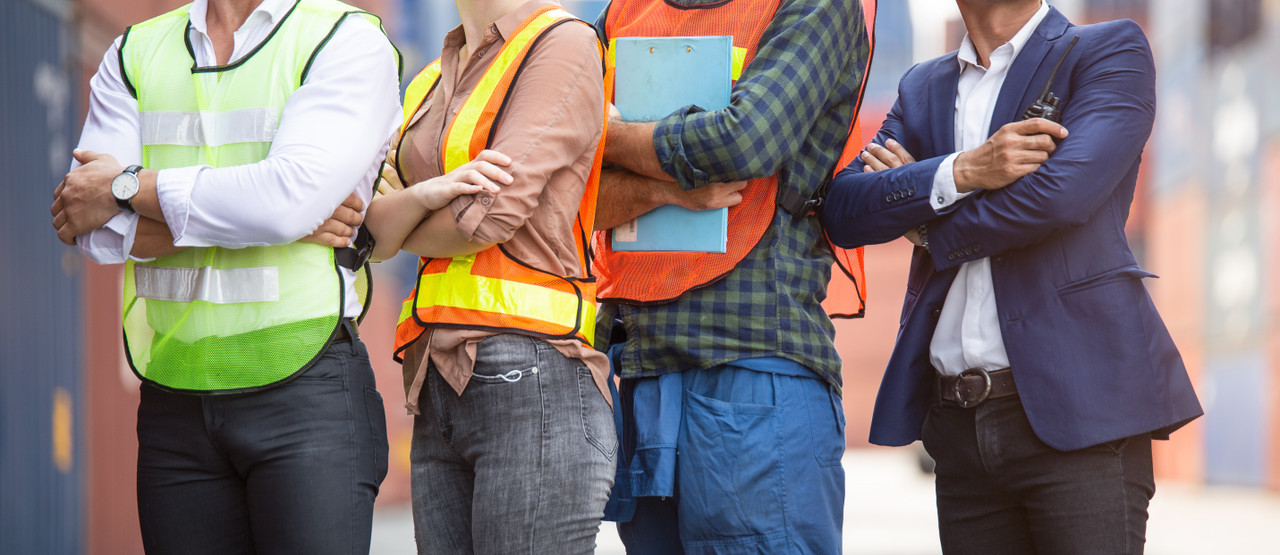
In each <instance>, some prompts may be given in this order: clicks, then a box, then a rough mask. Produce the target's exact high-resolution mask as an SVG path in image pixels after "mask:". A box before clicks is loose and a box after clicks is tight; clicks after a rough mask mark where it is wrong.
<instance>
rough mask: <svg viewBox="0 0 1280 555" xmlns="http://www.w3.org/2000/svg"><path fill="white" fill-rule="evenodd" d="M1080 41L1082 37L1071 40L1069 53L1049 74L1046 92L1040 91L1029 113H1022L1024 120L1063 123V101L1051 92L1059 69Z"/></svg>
mask: <svg viewBox="0 0 1280 555" xmlns="http://www.w3.org/2000/svg"><path fill="white" fill-rule="evenodd" d="M1079 40H1080V35H1076V36H1075V37H1072V38H1071V44H1069V45H1067V51H1066V52H1063V53H1062V57H1061V58H1058V63H1057V64H1055V65H1054V66H1053V72H1051V73H1050V74H1049V80H1048V81H1045V83H1044V90H1042V91H1040V98H1037V99H1036V103H1035V104H1032V105H1030V106H1027V111H1025V112H1023V113H1022V119H1024V120H1027V119H1031V118H1044V119H1047V120H1049V121H1052V122H1054V123H1062V111H1061V109H1060V107H1059V103H1060V102H1061V99H1059V98H1058V97H1057V96H1056V95H1054V94H1053V92H1051V91H1050V90H1049V87H1052V86H1053V77H1054V76H1055V75H1057V74H1058V68H1060V67H1062V62H1064V61H1066V59H1067V54H1070V53H1071V49H1072V48H1075V47H1076V41H1079Z"/></svg>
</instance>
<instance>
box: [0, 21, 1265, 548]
mask: <svg viewBox="0 0 1280 555" xmlns="http://www.w3.org/2000/svg"><path fill="white" fill-rule="evenodd" d="M349 1H350V0H349ZM182 3H183V2H182V1H181V0H127V1H124V0H0V76H2V80H0V168H3V170H4V172H5V174H6V175H8V176H9V177H8V178H5V179H6V181H8V182H9V183H10V185H9V188H8V189H6V191H8V192H7V194H8V195H9V198H10V200H9V201H8V202H6V203H5V207H4V209H3V210H4V212H3V215H4V217H3V218H2V219H0V238H2V239H3V241H2V242H0V244H3V246H2V247H0V261H5V262H4V263H3V264H2V265H0V299H2V300H3V302H2V303H0V307H3V310H4V312H5V316H6V317H5V318H4V319H3V320H0V553H5V554H9V553H12V554H28V553H59V554H60V553H94V554H116V553H140V552H141V539H140V537H139V535H138V525H137V514H136V508H135V500H134V486H135V477H134V465H135V460H136V441H135V437H134V426H135V424H136V408H137V401H138V382H137V379H136V378H135V377H134V376H133V374H132V373H131V371H130V370H129V368H128V366H127V364H126V363H125V359H124V354H123V350H122V347H121V340H120V338H121V331H120V319H119V318H120V306H119V305H120V288H121V283H120V281H121V268H120V267H109V266H97V265H95V264H93V263H91V262H89V261H88V260H86V259H84V258H82V257H81V256H80V255H79V254H78V252H77V251H76V250H75V249H72V248H68V247H65V246H63V245H62V244H61V243H59V242H58V241H57V237H56V236H55V234H54V232H53V229H52V227H51V225H50V223H49V222H50V218H49V205H50V203H51V202H52V198H51V193H52V190H53V188H54V187H55V186H56V184H57V183H58V181H59V180H60V179H61V177H62V175H63V174H65V173H66V170H67V167H68V164H69V161H70V151H71V149H72V148H73V147H74V146H75V143H76V141H77V140H78V137H79V129H80V125H81V123H82V121H83V119H84V113H85V107H86V96H87V87H88V80H89V77H90V76H91V75H92V74H93V72H94V71H95V70H96V68H97V66H98V64H99V62H100V61H101V60H102V55H103V52H104V51H105V50H106V48H107V46H108V45H109V44H110V42H111V40H112V39H113V38H115V37H116V36H117V35H119V34H120V33H121V32H122V31H123V30H124V28H125V27H126V26H128V25H129V24H132V23H136V22H139V21H142V20H144V19H147V18H149V17H151V16H154V15H157V14H160V13H162V12H164V11H166V10H168V9H171V8H173V7H176V6H178V5H180V4H182ZM351 3H353V4H355V5H358V6H360V7H363V8H365V9H368V10H370V11H372V12H374V13H376V14H378V15H380V16H382V17H383V19H384V21H385V23H386V26H387V29H388V31H389V33H390V35H391V37H392V39H393V40H394V41H395V43H396V44H397V45H398V46H399V47H400V49H401V50H402V52H403V53H404V56H405V71H406V75H405V79H406V82H407V80H408V78H409V77H412V75H413V74H414V73H416V71H417V70H418V69H419V68H420V67H422V66H423V65H424V64H425V63H426V62H428V61H430V60H431V59H433V58H435V56H436V54H437V53H438V52H439V49H440V45H441V43H442V40H443V37H444V34H445V33H446V32H447V31H448V30H449V29H450V28H452V27H453V26H455V25H456V24H457V15H456V12H455V7H454V3H453V2H449V1H447V0H355V1H351ZM563 3H564V4H565V7H566V8H568V9H569V10H570V11H571V12H573V13H575V14H577V15H579V16H580V17H583V18H585V19H587V20H589V21H594V19H595V17H596V15H597V14H599V13H600V11H601V9H602V8H603V7H604V5H605V4H606V2H604V1H599V0H597V1H576V2H575V1H564V2H563ZM879 4H880V7H879V21H878V32H877V50H876V56H875V61H874V64H873V71H872V80H871V82H870V84H869V87H868V93H867V95H868V96H867V101H866V103H865V105H864V108H863V111H862V118H863V122H864V123H863V128H864V130H865V132H866V133H867V136H868V137H869V136H870V134H871V133H873V132H874V131H875V129H876V128H877V127H878V124H879V122H880V121H881V120H882V118H883V116H884V113H885V112H886V111H887V110H888V108H889V106H890V104H891V103H892V102H893V99H894V94H895V89H896V85H897V80H898V77H899V76H900V75H901V74H902V72H903V71H904V70H905V69H906V68H908V67H909V66H910V65H911V64H912V63H914V62H918V61H921V60H924V59H927V58H931V57H934V56H937V55H940V54H942V53H944V52H947V51H949V50H952V49H954V48H956V46H957V45H958V44H959V42H960V39H961V37H963V35H964V30H963V26H962V24H961V22H960V20H959V18H958V14H957V11H956V8H955V4H954V2H953V1H951V0H890V1H881V2H880V3H879ZM1050 4H1052V5H1054V6H1055V7H1057V8H1058V9H1060V10H1062V11H1063V12H1064V13H1066V15H1067V16H1068V17H1069V18H1071V19H1072V20H1073V21H1074V22H1076V23H1087V22H1092V21H1100V20H1109V19H1116V18H1131V19H1134V20H1136V21H1137V22H1139V23H1140V24H1141V25H1142V26H1143V28H1145V29H1146V32H1147V35H1148V37H1149V38H1150V40H1151V43H1152V45H1153V47H1154V50H1155V54H1156V63H1157V68H1158V75H1159V82H1158V93H1159V108H1158V110H1159V115H1158V119H1157V123H1156V129H1155V132H1154V133H1153V135H1152V138H1151V140H1150V143H1149V144H1148V145H1147V150H1146V158H1145V164H1144V165H1143V171H1142V175H1141V177H1140V181H1139V190H1138V194H1137V196H1136V198H1135V201H1134V207H1133V213H1132V215H1131V217H1130V219H1129V222H1128V231H1129V237H1130V241H1131V243H1132V244H1133V246H1134V249H1135V251H1136V252H1137V253H1138V256H1139V260H1140V262H1141V263H1142V265H1143V266H1144V267H1146V268H1147V269H1148V270H1150V271H1152V272H1154V273H1156V274H1158V275H1159V276H1161V278H1160V279H1157V280H1150V281H1148V287H1149V288H1150V291H1151V294H1152V296H1153V297H1154V298H1155V300H1156V303H1157V304H1158V305H1159V307H1160V310H1161V313H1162V315H1163V316H1164V318H1165V322H1166V323H1167V325H1168V326H1169V328H1170V330H1171V331H1172V332H1173V335H1174V339H1175V340H1176V341H1177V344H1178V347H1179V348H1180V349H1181V351H1182V355H1183V358H1184V359H1185V360H1186V363H1187V366H1188V368H1189V369H1190V371H1191V373H1192V377H1193V379H1194V380H1195V383H1196V385H1197V388H1198V391H1199V393H1200V398H1201V401H1202V402H1203V403H1204V406H1205V410H1206V416H1205V417H1204V418H1201V419H1199V420H1197V421H1196V422H1194V423H1192V424H1191V425H1190V426H1188V427H1187V428H1185V429H1183V430H1181V431H1180V432H1178V433H1177V434H1175V435H1174V438H1173V439H1172V440H1171V441H1168V442H1157V445H1156V448H1157V452H1156V472H1157V476H1158V478H1159V479H1160V484H1161V486H1160V487H1161V492H1162V493H1160V494H1158V495H1157V497H1156V502H1157V504H1158V503H1160V502H1161V499H1162V496H1172V498H1173V499H1178V498H1179V497H1178V495H1179V493H1178V492H1184V493H1185V494H1186V495H1185V497H1186V499H1188V500H1189V501H1187V503H1186V507H1187V508H1186V509H1176V510H1175V509H1168V508H1161V507H1162V506H1157V505H1153V511H1152V514H1153V516H1152V534H1151V535H1152V541H1153V542H1155V541H1156V540H1157V533H1156V532H1157V531H1158V530H1159V529H1160V527H1161V526H1164V527H1166V528H1170V529H1172V528H1176V527H1178V524H1177V523H1180V522H1183V521H1184V520H1186V519H1187V518H1191V517H1185V518H1183V519H1182V520H1179V517H1178V515H1179V514H1183V515H1198V514H1200V513H1196V512H1195V510H1196V509H1195V507H1196V506H1197V504H1199V506H1201V507H1207V506H1210V505H1205V503H1211V502H1215V500H1216V502H1219V503H1228V504H1231V505H1232V506H1236V507H1237V508H1239V507H1242V505H1241V504H1240V502H1239V500H1240V499H1247V500H1248V503H1254V504H1253V505H1243V507H1245V510H1248V511H1250V512H1249V513H1248V514H1249V515H1252V516H1255V517H1258V516H1260V515H1270V516H1265V517H1262V518H1264V520H1261V521H1259V522H1261V523H1262V526H1266V527H1267V528H1268V529H1270V528H1271V527H1272V526H1274V525H1275V524H1276V523H1277V522H1280V510H1278V508H1280V502H1278V501H1277V499H1280V285H1278V284H1280V235H1278V234H1277V231H1278V230H1280V226H1278V225H1277V223H1276V220H1275V218H1267V217H1264V215H1265V214H1268V213H1274V212H1272V211H1276V212H1280V106H1277V103H1278V102H1280V92H1278V89H1277V86H1278V85H1280V71H1278V70H1277V61H1276V60H1277V59H1278V58H1280V0H1160V1H1156V0H1053V1H1051V2H1050ZM832 24H833V25H838V24H842V22H832ZM817 54H818V53H815V55H817ZM909 254H910V246H909V244H907V243H906V242H905V241H898V242H895V243H891V244H888V245H883V246H878V247H873V248H869V249H868V251H867V265H868V281H869V290H870V297H869V301H868V315H867V318H865V319H862V320H854V321H843V322H839V323H838V324H837V330H838V332H837V337H836V340H837V343H838V344H839V345H840V348H841V351H842V353H843V355H844V357H845V369H844V376H845V384H846V385H845V409H846V415H847V418H848V421H849V424H848V428H847V437H848V441H849V448H850V450H849V454H848V455H847V456H846V467H847V468H848V469H849V474H850V484H851V486H850V490H849V496H850V507H856V506H857V505H859V504H860V503H861V504H864V505H869V503H870V501H867V498H868V497H871V498H872V499H875V500H877V501H883V499H881V498H880V497H877V496H879V495H880V493H883V496H882V497H884V498H888V497H893V498H898V497H903V498H907V497H910V496H912V495H914V496H915V497H913V498H912V499H916V498H918V502H913V503H916V504H917V505H921V506H923V509H920V508H919V507H916V508H914V509H912V510H914V511H917V512H919V513H920V515H919V516H920V520H919V521H913V523H912V525H913V526H916V528H918V529H919V532H920V534H923V535H924V537H925V538H926V539H927V538H928V537H930V535H936V530H933V529H932V528H931V527H932V526H933V525H934V524H933V522H932V521H929V520H928V518H929V517H930V516H931V515H929V511H930V510H931V503H932V500H931V498H930V497H929V496H931V494H932V492H931V490H930V488H929V486H928V484H929V482H928V481H927V478H919V477H912V475H911V474H910V473H912V472H916V471H915V469H914V468H906V467H909V466H912V465H914V457H913V456H912V455H910V453H911V451H910V450H908V449H897V450H885V449H879V448H872V447H870V446H868V445H867V443H866V437H867V429H868V425H869V419H870V412H871V410H870V409H871V405H872V403H873V401H874V398H875V392H876V388H877V386H878V384H879V378H880V372H881V371H882V369H883V368H884V364H885V362H886V360H887V359H888V356H889V349H890V348H891V346H892V344H893V339H894V335H895V333H896V330H897V325H896V322H895V320H896V319H897V317H898V310H899V307H900V303H901V299H902V293H903V290H904V287H905V280H906V274H907V261H908V257H909ZM412 265H413V261H412V260H408V259H407V257H403V256H402V257H399V258H397V259H395V260H393V261H390V262H388V263H384V264H381V265H378V266H376V267H375V274H376V279H377V281H378V285H377V287H376V289H375V291H376V296H375V298H374V303H373V309H372V311H371V312H370V314H369V316H368V318H367V319H366V320H365V323H364V325H363V326H362V335H363V337H364V338H365V340H366V342H367V343H368V345H369V348H370V351H371V352H372V353H373V354H374V356H373V358H374V366H375V370H376V371H377V374H378V379H379V389H380V390H381V391H382V394H383V397H384V398H385V399H386V400H387V403H386V406H387V419H388V428H389V430H390V436H391V452H392V464H391V471H390V474H389V475H388V477H387V480H386V482H385V483H384V485H383V492H382V494H381V495H380V496H379V498H378V507H379V508H378V511H379V513H378V514H379V515H380V518H382V521H383V522H386V521H387V519H388V518H389V519H392V520H393V521H394V522H395V523H396V524H394V527H393V528H390V529H391V530H394V533H395V534H398V535H400V536H401V538H400V540H398V541H400V544H403V545H411V543H404V540H405V539H407V538H404V537H403V536H404V535H405V534H409V535H411V534H412V530H411V527H408V525H407V521H406V520H404V519H405V518H406V517H405V515H407V506H408V505H407V503H408V494H409V491H408V474H407V472H408V449H409V432H410V426H411V420H410V417H408V416H406V415H405V413H404V411H403V410H402V409H401V408H400V405H401V403H400V402H399V401H402V400H403V392H402V390H401V389H400V387H399V384H400V383H401V382H400V377H399V372H400V369H399V367H398V366H397V365H396V364H395V363H394V362H393V361H392V360H391V355H390V353H391V337H392V335H393V328H394V322H395V318H396V314H397V313H398V306H399V302H400V300H401V299H402V298H403V297H404V295H405V294H406V293H407V292H408V290H409V288H410V284H409V282H410V279H411V273H412ZM868 465H869V466H868ZM904 468H905V470H903V469H904ZM899 471H901V472H907V473H908V474H906V475H904V476H905V477H900V483H901V484H906V485H901V486H899V485H894V486H893V487H891V488H888V489H884V484H885V483H886V482H885V480H890V481H892V480H895V479H899V478H894V476H899V475H898V474H894V473H895V472H899ZM855 474H859V475H861V476H859V477H858V478H856V479H858V480H862V481H861V482H857V483H855V482H854V480H855V476H854V475H855ZM920 480H925V481H920ZM893 483H894V484H898V483H899V482H893ZM878 488H880V489H878ZM912 488H914V489H912ZM1222 492H1230V495H1228V496H1227V497H1223V495H1225V494H1223V493H1222ZM1240 495H1244V496H1245V497H1239V496H1240ZM1233 496H1234V497H1233ZM1224 499H1225V500H1227V501H1223V500H1224ZM860 500H861V501H860ZM864 501H865V503H864ZM1257 507H1263V508H1262V509H1258V508H1257ZM866 509H867V511H869V512H874V507H870V505H869V506H868V507H867V508H866ZM1268 510H1270V511H1272V512H1266V511H1268ZM1162 511H1164V512H1163V513H1162ZM383 515H391V516H390V517H383ZM1162 515H1164V516H1162ZM854 516H855V513H853V512H850V513H849V514H848V515H847V517H846V520H847V521H853V520H855V518H854ZM912 518H914V517H912ZM1195 518H1200V517H1198V516H1197V517H1195ZM1205 518H1208V517H1205ZM1242 518H1248V517H1242ZM1268 518H1269V519H1270V520H1266V519H1268ZM395 519H399V520H395ZM1268 522H1269V524H1267V523H1268ZM1157 524H1159V526H1157ZM854 525H856V524H851V526H854ZM381 529H382V528H380V530H381ZM1203 533H1204V534H1214V533H1222V531H1221V530H1218V531H1217V532H1214V531H1213V530H1212V529H1211V528H1205V531H1204V532H1203ZM867 534H874V531H867ZM1267 534H1269V536H1267V537H1269V538H1271V539H1272V540H1275V539H1278V538H1280V537H1278V536H1277V533H1276V532H1274V531H1271V532H1267ZM847 536H849V535H847ZM846 539H847V540H848V541H850V543H851V544H852V545H857V543H856V542H857V541H858V538H857V537H846ZM930 541H932V542H933V543H932V544H930V543H929V542H928V541H926V542H925V543H924V545H925V547H922V548H921V549H920V551H919V552H922V553H928V552H930V549H929V548H928V547H927V546H928V545H934V546H936V540H930ZM379 545H389V544H380V543H379V541H378V539H377V538H375V552H379V551H380V550H379V549H378V548H377V546H379ZM397 545H399V544H397ZM602 545H603V543H602ZM1152 545H1154V543H1153V544H1152ZM1258 545H1264V544H1258ZM1265 545H1266V546H1268V547H1265V548H1263V547H1259V548H1258V549H1260V551H1252V550H1251V549H1252V548H1241V550H1230V549H1227V550H1218V549H1215V550H1214V551H1215V552H1223V553H1233V552H1259V553H1262V552H1268V551H1267V549H1275V545H1276V543H1274V542H1270V543H1266V544H1265ZM409 549H411V547H410V548H409ZM887 549H888V548H886V551H884V552H888V550H887ZM934 549H935V550H936V547H935V548H934ZM1152 551H1156V550H1155V549H1153V550H1152ZM869 552H880V551H869ZM1167 552H1173V551H1167ZM1184 552H1187V551H1184ZM1189 552H1197V551H1195V550H1193V551H1189ZM1199 552H1203V551H1199ZM1269 552H1273V553H1274V552H1275V551H1269Z"/></svg>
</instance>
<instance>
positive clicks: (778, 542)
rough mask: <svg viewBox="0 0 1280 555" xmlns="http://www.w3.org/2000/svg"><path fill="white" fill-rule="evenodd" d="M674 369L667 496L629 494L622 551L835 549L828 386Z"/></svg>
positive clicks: (839, 517) (837, 422) (837, 488)
mask: <svg viewBox="0 0 1280 555" xmlns="http://www.w3.org/2000/svg"><path fill="white" fill-rule="evenodd" d="M681 378H682V382H683V389H684V392H683V399H682V401H681V402H682V410H681V411H680V412H681V414H680V418H681V422H680V424H679V435H678V437H677V439H676V445H675V447H676V449H675V453H676V465H675V466H676V472H675V477H674V479H675V482H674V491H673V494H674V495H673V496H672V497H640V498H638V499H637V504H636V510H635V514H634V516H633V517H632V518H631V520H630V521H628V522H620V523H619V524H618V532H619V535H620V536H621V537H622V541H623V543H624V544H625V545H626V546H627V552H628V553H630V554H633V555H635V554H642V555H643V554H664V555H665V554H674V553H682V552H683V553H699V554H711V553H716V554H728V553H814V554H828V553H840V551H841V529H842V527H843V517H844V469H843V467H841V465H840V458H841V456H842V455H843V454H844V447H845V442H844V410H843V407H842V406H841V404H840V397H839V396H838V395H836V393H835V391H834V389H833V388H832V387H831V386H829V385H828V384H826V383H824V382H823V381H822V380H819V379H816V378H812V377H807V376H806V377H798V376H793V375H783V374H777V373H769V372H759V371H753V370H747V369H743V368H741V367H739V366H734V365H723V366H717V367H714V368H711V369H707V370H690V371H685V372H683V373H682V375H681ZM623 389H624V390H627V389H628V388H627V387H624V388H623ZM621 406H622V407H624V408H625V407H627V406H628V403H626V402H624V403H622V405H621ZM626 418H630V416H629V415H624V420H625V419H626ZM631 447H632V448H633V447H634V446H631ZM627 454H628V455H631V454H633V452H632V451H631V450H630V448H629V449H628V450H627ZM633 460H639V459H633ZM632 472H633V473H638V472H640V471H639V470H638V469H632ZM633 475H640V474H633Z"/></svg>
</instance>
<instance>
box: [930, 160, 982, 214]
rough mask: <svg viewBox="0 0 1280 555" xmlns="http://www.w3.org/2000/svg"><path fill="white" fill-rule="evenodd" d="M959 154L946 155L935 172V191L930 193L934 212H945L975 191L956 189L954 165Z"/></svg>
mask: <svg viewBox="0 0 1280 555" xmlns="http://www.w3.org/2000/svg"><path fill="white" fill-rule="evenodd" d="M959 155H960V154H959V153H956V154H952V155H950V156H948V157H946V159H944V160H943V161H942V163H941V164H939V165H938V171H937V173H935V174H933V191H932V194H930V195H929V205H930V206H932V207H933V211H934V212H937V213H939V214H941V213H943V212H945V211H946V210H947V209H948V208H950V207H951V205H953V204H955V203H956V202H957V201H959V200H960V199H962V198H964V197H967V196H969V194H970V193H972V192H973V191H970V192H968V193H961V192H959V191H956V176H955V173H954V166H955V162H956V157H957V156H959Z"/></svg>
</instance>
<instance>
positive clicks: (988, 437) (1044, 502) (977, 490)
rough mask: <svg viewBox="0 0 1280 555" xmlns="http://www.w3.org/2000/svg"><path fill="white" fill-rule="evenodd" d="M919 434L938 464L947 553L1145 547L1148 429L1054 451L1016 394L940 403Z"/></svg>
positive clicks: (1150, 490)
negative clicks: (964, 403)
mask: <svg viewBox="0 0 1280 555" xmlns="http://www.w3.org/2000/svg"><path fill="white" fill-rule="evenodd" d="M921 439H922V440H923V441H924V446H925V449H927V450H928V451H929V454H930V455H932V456H933V458H934V460H935V461H937V468H936V470H935V473H936V487H937V494H938V528H939V532H940V535H941V539H942V550H943V552H945V553H947V554H948V555H952V554H957V553H961V554H963V553H975V554H977V553H981V554H1003V553H1011V554H1016V553H1039V554H1048V553H1063V554H1090V555H1092V554H1113V553H1142V551H1143V545H1144V543H1145V541H1146V528H1147V505H1148V503H1149V502H1150V501H1151V496H1152V495H1153V494H1154V493H1155V480H1154V478H1153V477H1152V470H1151V438H1150V435H1149V434H1143V435H1140V436H1135V437H1131V438H1127V439H1121V440H1117V441H1112V442H1108V443H1104V444H1101V445H1095V446H1093V447H1087V448H1084V449H1080V450H1076V451H1069V452H1062V451H1058V450H1056V449H1053V448H1052V447H1049V446H1048V445H1045V444H1044V443H1043V442H1041V441H1040V440H1039V438H1037V437H1036V435H1035V433H1034V432H1033V431H1032V429H1031V424H1030V422H1028V421H1027V416H1026V413H1025V412H1024V411H1023V409H1022V403H1021V401H1020V400H1019V398H1018V397H1017V396H1016V395H1015V396H1012V397H1004V398H1000V399H991V400H988V401H987V402H985V403H983V404H981V405H978V406H977V407H974V408H970V409H965V408H961V407H960V406H958V405H956V404H955V403H953V402H950V401H939V402H937V403H935V405H934V406H933V408H932V409H930V411H929V416H928V418H927V419H926V420H925V424H924V429H923V430H922V435H921Z"/></svg>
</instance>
